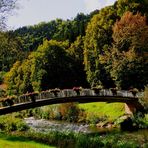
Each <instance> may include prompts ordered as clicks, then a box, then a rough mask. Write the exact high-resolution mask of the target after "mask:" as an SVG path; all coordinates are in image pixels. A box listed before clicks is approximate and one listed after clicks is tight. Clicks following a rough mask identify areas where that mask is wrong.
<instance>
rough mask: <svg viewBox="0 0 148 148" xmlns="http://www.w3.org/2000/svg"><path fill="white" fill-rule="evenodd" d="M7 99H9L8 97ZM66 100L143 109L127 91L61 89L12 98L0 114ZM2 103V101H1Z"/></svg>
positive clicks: (1, 109)
mask: <svg viewBox="0 0 148 148" xmlns="http://www.w3.org/2000/svg"><path fill="white" fill-rule="evenodd" d="M8 101H10V100H9V99H8ZM68 102H79V103H90V102H107V103H113V102H123V103H127V104H134V106H135V107H136V108H138V109H143V106H142V105H141V104H140V103H139V102H138V97H136V96H133V95H132V94H131V93H129V92H127V91H118V92H116V94H113V93H112V92H111V91H110V90H102V91H99V93H97V94H96V93H95V92H94V91H93V90H90V89H84V90H83V91H81V92H80V91H74V90H70V89H69V90H68V89H67V90H62V91H53V92H52V91H44V92H41V93H39V94H36V93H34V94H31V95H28V94H25V95H21V96H19V97H18V98H17V99H14V100H13V103H14V105H13V104H12V105H10V106H8V104H6V103H7V100H6V103H5V104H6V106H4V107H3V106H2V105H1V108H0V115H4V114H8V113H12V112H17V111H21V110H25V109H30V108H35V107H41V106H45V105H52V104H61V103H68ZM1 103H2V102H1Z"/></svg>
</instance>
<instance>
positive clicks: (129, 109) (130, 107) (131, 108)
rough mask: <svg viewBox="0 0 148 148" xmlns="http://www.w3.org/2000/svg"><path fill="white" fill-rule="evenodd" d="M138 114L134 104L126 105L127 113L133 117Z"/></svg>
mask: <svg viewBox="0 0 148 148" xmlns="http://www.w3.org/2000/svg"><path fill="white" fill-rule="evenodd" d="M135 112H136V107H135V106H134V105H133V104H130V103H125V113H126V114H130V115H133V113H135Z"/></svg>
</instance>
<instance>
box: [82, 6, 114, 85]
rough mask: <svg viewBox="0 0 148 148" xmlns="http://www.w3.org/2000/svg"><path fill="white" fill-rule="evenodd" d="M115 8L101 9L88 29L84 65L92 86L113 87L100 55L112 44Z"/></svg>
mask: <svg viewBox="0 0 148 148" xmlns="http://www.w3.org/2000/svg"><path fill="white" fill-rule="evenodd" d="M116 18H117V16H116V12H115V10H114V8H113V7H106V8H104V9H101V10H100V11H99V13H98V14H96V15H94V17H93V18H92V19H91V21H90V23H89V24H88V26H87V29H86V36H85V40H84V48H85V50H84V64H85V70H86V73H87V79H88V82H89V83H90V84H91V85H100V84H101V85H104V86H105V87H110V86H111V85H113V83H112V81H111V79H110V75H109V72H108V71H106V70H105V68H104V65H103V64H102V63H100V55H101V54H103V52H104V49H105V48H106V47H109V46H111V43H112V25H113V24H114V22H115V20H116Z"/></svg>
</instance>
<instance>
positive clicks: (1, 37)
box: [0, 32, 24, 71]
mask: <svg viewBox="0 0 148 148" xmlns="http://www.w3.org/2000/svg"><path fill="white" fill-rule="evenodd" d="M19 43H20V41H19V39H17V38H16V37H15V36H14V35H13V34H11V33H7V32H6V33H5V32H0V71H8V70H9V69H10V68H11V67H12V65H13V64H14V63H15V61H16V60H21V58H22V56H23V55H24V53H23V52H22V51H21V48H22V47H21V45H20V44H19Z"/></svg>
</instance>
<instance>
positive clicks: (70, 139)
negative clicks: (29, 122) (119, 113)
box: [11, 130, 148, 148]
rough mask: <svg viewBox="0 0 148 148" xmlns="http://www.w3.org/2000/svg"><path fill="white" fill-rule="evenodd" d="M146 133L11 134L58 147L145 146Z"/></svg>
mask: <svg viewBox="0 0 148 148" xmlns="http://www.w3.org/2000/svg"><path fill="white" fill-rule="evenodd" d="M145 132H146V133H147V135H145V134H140V133H138V132H137V133H136V132H134V133H131V132H130V133H128V132H126V133H125V132H112V133H105V134H99V133H98V134H81V133H72V132H64V133H61V132H55V131H54V132H49V133H46V134H45V133H37V132H35V131H31V130H30V131H28V132H15V133H11V136H14V135H15V136H23V137H24V138H28V139H30V140H35V141H38V142H41V143H44V144H47V145H53V146H55V147H60V148H114V147H116V148H123V147H124V148H127V147H128V148H137V147H138V148H147V147H148V132H147V131H145Z"/></svg>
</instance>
